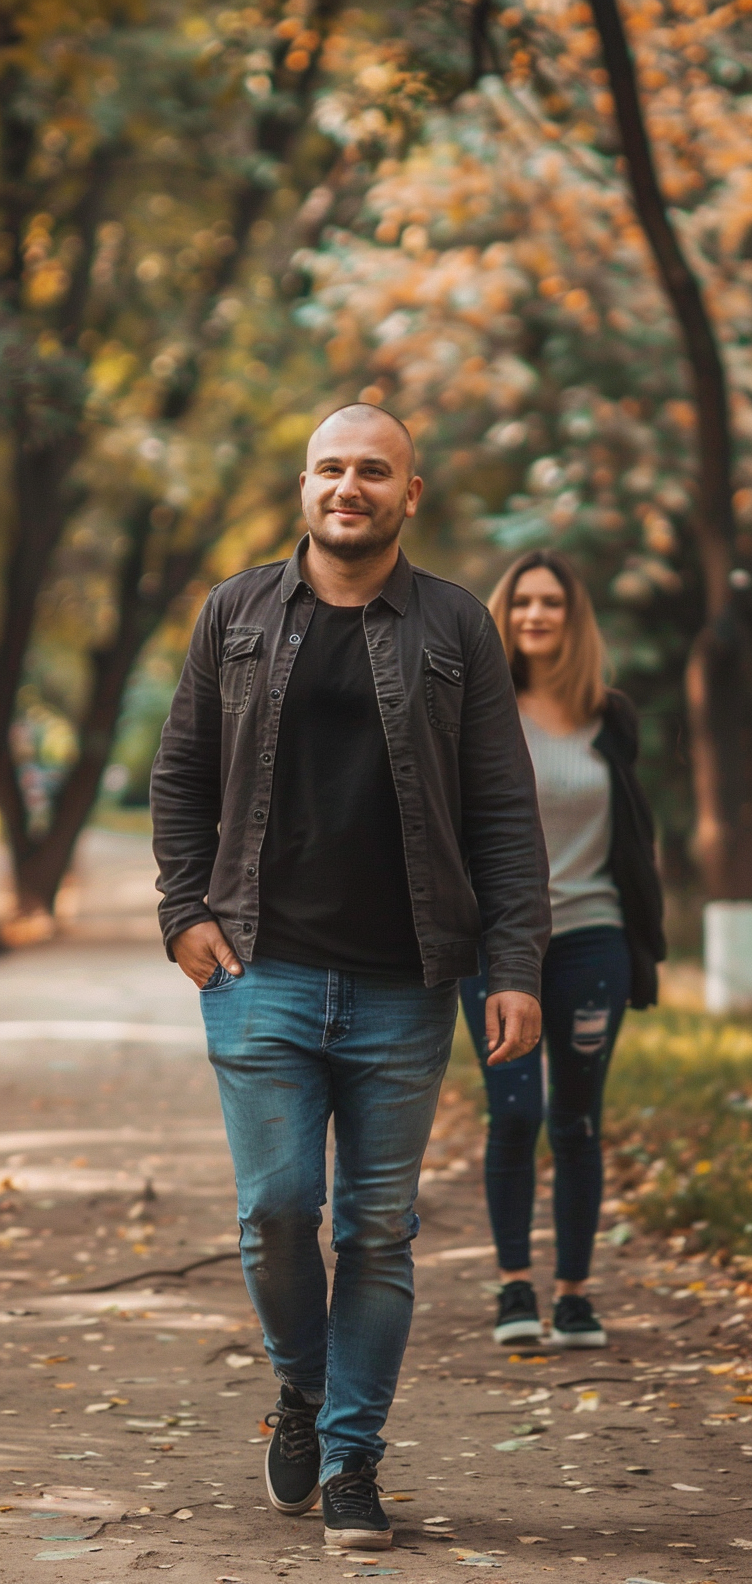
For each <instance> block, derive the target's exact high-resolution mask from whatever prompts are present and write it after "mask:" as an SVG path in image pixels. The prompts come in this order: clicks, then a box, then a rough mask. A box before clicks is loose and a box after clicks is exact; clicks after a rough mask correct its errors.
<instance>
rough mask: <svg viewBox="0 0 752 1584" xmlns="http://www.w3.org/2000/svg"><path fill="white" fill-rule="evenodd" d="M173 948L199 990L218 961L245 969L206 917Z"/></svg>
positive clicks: (235, 970) (233, 971)
mask: <svg viewBox="0 0 752 1584" xmlns="http://www.w3.org/2000/svg"><path fill="white" fill-rule="evenodd" d="M172 949H173V952H174V953H175V961H176V962H177V963H178V965H179V967H180V968H182V970H183V973H184V974H187V975H188V978H189V979H192V980H193V983H194V984H195V985H198V987H199V990H201V989H202V987H203V986H204V985H205V984H206V982H207V980H208V979H211V976H212V974H213V973H214V970H215V968H216V966H217V963H221V964H222V967H223V968H226V969H227V971H228V973H231V974H241V973H242V972H243V969H242V967H241V965H240V963H239V962H238V959H237V957H236V956H235V953H234V951H233V949H232V947H231V946H228V944H227V941H226V940H225V938H224V935H223V934H222V931H221V929H220V927H219V925H218V924H216V923H215V922H214V919H207V920H206V921H205V922H204V923H203V924H192V925H191V927H190V929H187V930H183V931H182V932H181V934H180V935H175V936H173V939H172ZM523 999H524V1000H526V1001H527V1000H529V999H530V998H529V996H525V997H523Z"/></svg>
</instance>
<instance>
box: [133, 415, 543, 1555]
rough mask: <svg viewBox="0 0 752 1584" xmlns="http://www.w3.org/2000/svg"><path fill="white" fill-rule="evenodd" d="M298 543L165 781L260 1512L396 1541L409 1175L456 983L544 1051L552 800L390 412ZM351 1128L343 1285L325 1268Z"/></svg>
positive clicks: (509, 1035)
mask: <svg viewBox="0 0 752 1584" xmlns="http://www.w3.org/2000/svg"><path fill="white" fill-rule="evenodd" d="M300 484H301V492H302V499H303V511H304V513H305V518H306V522H307V524H308V533H307V534H306V536H305V537H304V538H303V539H302V540H301V542H300V544H299V545H298V547H297V549H296V551H295V554H294V555H293V556H292V557H291V559H290V560H289V561H288V562H286V563H284V562H278V563H276V564H274V565H271V566H262V567H254V568H252V569H251V570H249V571H247V572H241V573H239V574H238V575H237V576H236V577H234V578H229V579H228V581H227V582H226V583H222V584H220V585H219V586H218V587H217V588H215V589H213V590H212V592H211V594H210V595H209V598H208V600H207V602H206V605H205V606H204V609H203V611H202V613H201V615H200V616H199V619H198V622H197V625H196V630H195V633H194V636H193V640H192V642H191V646H190V651H189V654H188V658H187V660H186V664H185V668H184V671H183V675H182V677H181V680H180V683H179V685H178V689H177V692H176V694H175V699H174V702H173V706H172V710H171V712H170V717H169V720H168V721H167V724H166V726H165V729H164V734H163V737H162V746H161V748H160V751H159V754H158V756H157V761H156V764H155V766H154V775H153V783H152V806H153V815H154V850H155V854H156V857H157V862H158V865H159V872H160V877H159V881H158V888H159V890H160V891H162V893H163V900H162V902H161V903H160V918H161V923H162V929H163V933H164V939H165V944H166V946H167V951H168V954H169V955H170V957H171V958H172V959H173V960H175V961H177V962H178V963H179V965H180V967H181V968H182V970H183V972H184V973H186V974H187V975H188V976H189V978H191V979H192V980H193V981H194V983H195V984H196V985H197V986H198V987H199V989H200V991H201V1006H202V1011H203V1015H204V1021H205V1025H206V1031H207V1037H208V1046H209V1056H210V1060H211V1061H212V1063H213V1065H214V1068H215V1070H216V1073H217V1078H218V1082H219V1091H220V1098H221V1102H222V1109H223V1113H224V1118H225V1123H226V1127H227V1136H228V1140H229V1143H230V1148H231V1151H232V1157H233V1162H234V1166H235V1176H236V1181H237V1187H238V1221H239V1225H240V1253H241V1257H242V1262H243V1271H244V1275H245V1279H246V1283H247V1286H248V1291H249V1293H250V1296H251V1299H252V1302H253V1304H254V1307H255V1309H256V1312H257V1314H258V1317H259V1320H260V1322H261V1325H262V1328H263V1333H264V1343H265V1346H266V1350H267V1353H268V1355H269V1358H270V1360H271V1363H272V1365H273V1367H274V1371H275V1374H276V1375H277V1377H278V1379H279V1382H280V1389H279V1400H278V1403H277V1408H276V1411H275V1413H274V1414H272V1415H270V1416H269V1420H268V1422H269V1423H270V1424H271V1423H274V1425H275V1428H274V1434H273V1436H272V1438H271V1441H270V1443H269V1447H268V1452H267V1461H266V1480H267V1487H268V1490H269V1496H270V1499H271V1501H272V1503H273V1505H274V1507H275V1508H276V1509H277V1510H278V1511H279V1512H281V1513H286V1514H299V1513H303V1512H305V1511H307V1509H308V1508H310V1507H312V1506H313V1505H314V1503H315V1502H316V1500H317V1498H318V1495H319V1489H320V1490H321V1496H322V1507H323V1515H324V1524H325V1535H326V1539H327V1541H329V1542H330V1543H332V1544H334V1545H341V1546H347V1547H352V1546H367V1547H368V1548H369V1549H371V1550H373V1549H374V1547H380V1548H384V1547H386V1546H388V1545H389V1544H390V1542H391V1537H392V1536H391V1528H390V1525H389V1521H388V1519H387V1517H386V1515H385V1513H384V1511H383V1509H382V1507H381V1505H380V1502H379V1498H378V1491H377V1487H376V1483H375V1470H376V1466H377V1463H378V1462H379V1460H380V1458H381V1457H382V1456H383V1452H384V1442H383V1440H382V1438H381V1436H380V1434H379V1432H380V1430H381V1428H382V1426H383V1424H384V1422H385V1420H386V1417H387V1414H388V1411H389V1407H390V1404H391V1401H392V1398H393V1395H394V1390H395V1387H396V1384H397V1377H398V1375H399V1370H400V1365H401V1362H402V1356H403V1353H404V1349H405V1345H406V1342H407V1337H408V1332H409V1328H410V1320H411V1315H412V1303H413V1281H412V1258H411V1253H410V1243H411V1240H412V1239H413V1238H414V1237H415V1236H416V1233H417V1231H418V1217H417V1215H416V1214H415V1211H414V1201H415V1197H416V1194H417V1188H418V1174H419V1171H420V1163H421V1160H422V1157H423V1152H424V1149H425V1146H426V1143H427V1141H428V1136H429V1133H430V1129H431V1124H432V1121H433V1117H434V1112H435V1109H436V1101H437V1098H438V1093H439V1087H440V1084H441V1080H442V1077H443V1074H444V1070H445V1068H446V1064H447V1061H448V1058H449V1051H450V1047H451V1042H452V1033H453V1030H454V1022H455V1016H456V1010H457V981H458V978H459V977H460V976H461V975H468V974H474V973H476V972H477V966H478V955H477V954H478V945H479V943H480V942H481V940H483V941H484V942H485V946H486V951H487V955H488V961H489V995H488V1001H487V1006H486V1026H487V1033H488V1043H489V1050H490V1056H489V1060H491V1061H492V1062H501V1061H511V1060H513V1059H514V1058H515V1057H516V1056H520V1055H522V1054H523V1053H524V1052H526V1051H529V1050H530V1049H532V1047H533V1046H534V1045H535V1044H536V1042H537V1040H538V1037H539V1033H540V1008H539V1001H538V997H539V993H540V964H541V958H542V954H543V951H544V949H545V946H546V943H547V939H548V933H549V906H548V892H547V878H548V871H547V863H546V855H545V847H544V844H543V837H542V834H541V829H540V823H539V819H538V812H537V805H536V797H535V785H534V780H533V774H532V769H531V766H530V761H529V758H528V754H527V749H526V746H525V740H524V737H523V735H522V731H521V728H520V724H519V719H518V716H517V708H516V704H515V699H514V693H513V689H512V685H511V681H510V677H509V672H508V669H507V665H506V661H505V659H504V655H503V651H502V648H501V644H500V641H499V638H498V635H497V632H496V628H495V626H494V624H493V622H492V621H491V619H490V617H489V614H488V612H487V611H486V609H485V607H484V606H482V605H481V604H479V602H478V601H477V600H476V599H474V598H473V597H472V595H470V594H468V593H467V592H466V591H465V590H464V589H461V588H458V587H457V586H456V585H455V584H452V583H447V582H444V581H443V580H442V579H441V578H437V577H434V576H432V575H431V574H430V573H427V572H423V571H419V570H418V569H416V568H414V567H411V566H410V565H409V563H408V562H407V561H406V559H405V557H404V555H403V553H402V551H401V550H400V548H399V534H400V529H401V527H402V524H403V522H404V520H405V518H409V517H412V516H414V514H415V511H416V509H417V506H418V501H419V499H420V494H421V490H422V482H421V480H420V478H418V476H417V475H416V473H415V458H414V453H413V447H412V441H411V439H410V436H409V434H408V432H407V430H406V429H405V428H404V426H403V425H402V424H401V423H400V422H399V421H398V420H397V419H396V418H393V417H391V416H390V415H389V414H388V413H385V412H382V411H381V410H380V409H379V408H377V407H372V406H368V405H366V404H365V403H357V404H355V405H354V406H351V407H344V408H342V409H341V410H340V411H339V412H336V413H333V414H332V415H331V417H329V418H327V419H326V420H325V421H324V422H323V423H322V424H320V425H319V427H318V429H316V431H315V433H314V434H313V435H312V437H311V441H310V444H309V447H308V456H307V461H306V469H305V472H304V473H302V474H301V479H300ZM331 1116H333V1117H334V1128H335V1137H336V1165H335V1176H334V1193H333V1205H332V1219H333V1228H334V1237H333V1248H334V1250H335V1252H336V1257H337V1258H336V1269H335V1276H334V1285H333V1289H332V1296H331V1303H330V1305H329V1308H328V1311H327V1283H326V1273H325V1269H324V1264H323V1260H322V1256H321V1250H320V1247H319V1239H318V1233H319V1227H320V1225H321V1205H322V1204H323V1203H324V1199H325V1194H326V1182H325V1144H326V1132H327V1124H328V1121H329V1118H330V1117H331Z"/></svg>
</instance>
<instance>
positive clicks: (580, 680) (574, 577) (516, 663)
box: [488, 550, 606, 726]
mask: <svg viewBox="0 0 752 1584" xmlns="http://www.w3.org/2000/svg"><path fill="white" fill-rule="evenodd" d="M536 567H545V568H546V570H547V571H548V572H552V573H553V576H554V577H555V578H556V581H557V583H560V584H561V587H562V589H563V590H564V594H565V597H566V602H567V620H566V626H565V628H564V641H563V643H562V646H561V654H560V655H559V659H558V661H557V663H556V666H555V667H554V670H553V672H552V675H551V685H552V687H553V690H554V692H555V693H556V694H557V695H558V697H559V698H560V699H561V701H562V703H564V704H566V706H567V709H568V710H569V711H570V713H571V715H572V718H573V720H575V721H576V722H577V724H578V725H582V726H584V725H585V723H586V722H587V721H590V720H592V719H593V716H594V715H598V714H599V713H600V711H601V710H602V709H603V705H604V703H605V699H606V688H605V683H604V680H603V673H604V669H605V651H604V647H603V639H602V638H601V635H600V631H599V629H598V623H597V621H596V619H595V611H594V610H593V605H592V601H591V599H590V595H589V594H588V591H587V589H586V587H585V584H584V583H583V581H582V578H581V577H579V576H578V574H577V573H576V572H575V570H574V567H572V566H570V563H569V562H568V561H567V560H566V558H565V557H564V556H563V555H559V553H558V551H556V550H529V551H528V552H527V555H523V556H520V557H519V559H518V560H517V561H514V562H513V563H512V565H511V566H510V567H509V568H508V570H507V571H506V572H505V573H504V576H503V578H502V579H501V581H500V582H499V583H497V585H496V588H495V589H494V591H493V593H492V595H491V597H490V599H489V601H488V608H489V610H490V612H491V615H492V616H493V619H494V621H495V623H496V626H497V627H498V629H499V632H500V634H501V641H502V643H503V645H504V649H505V651H506V656H507V660H508V661H509V668H510V671H511V673H512V681H513V682H514V686H515V690H516V691H517V692H521V691H522V690H524V688H525V687H526V686H527V661H526V659H525V656H524V655H523V654H520V652H519V650H518V649H517V648H516V646H515V643H514V639H513V638H512V632H511V623H510V620H509V616H510V611H511V608H512V601H513V599H514V592H515V589H516V587H517V584H518V583H519V580H520V578H521V577H522V575H523V573H525V572H533V571H534V570H535V569H536Z"/></svg>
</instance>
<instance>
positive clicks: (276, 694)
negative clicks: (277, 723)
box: [269, 688, 282, 699]
mask: <svg viewBox="0 0 752 1584" xmlns="http://www.w3.org/2000/svg"><path fill="white" fill-rule="evenodd" d="M269 697H270V698H273V699H278V698H281V697H282V694H281V693H280V690H279V688H272V690H271V693H270V694H269Z"/></svg>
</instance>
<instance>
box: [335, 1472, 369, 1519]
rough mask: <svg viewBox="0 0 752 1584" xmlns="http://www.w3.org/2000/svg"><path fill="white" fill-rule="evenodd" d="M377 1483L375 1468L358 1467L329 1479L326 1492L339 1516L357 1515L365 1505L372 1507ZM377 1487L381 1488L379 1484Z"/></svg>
mask: <svg viewBox="0 0 752 1584" xmlns="http://www.w3.org/2000/svg"><path fill="white" fill-rule="evenodd" d="M375 1483H376V1482H375V1479H374V1475H373V1470H369V1469H356V1470H355V1471H354V1472H353V1473H351V1474H335V1475H333V1476H332V1478H331V1479H330V1480H327V1482H326V1493H327V1496H328V1497H329V1501H330V1502H331V1505H332V1507H333V1509H334V1512H335V1513H336V1514H337V1517H338V1518H350V1517H357V1516H358V1515H359V1514H360V1513H362V1512H363V1509H364V1507H367V1508H369V1509H370V1506H371V1503H372V1501H373V1490H374V1485H375ZM376 1489H377V1490H378V1489H379V1486H378V1485H376Z"/></svg>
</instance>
